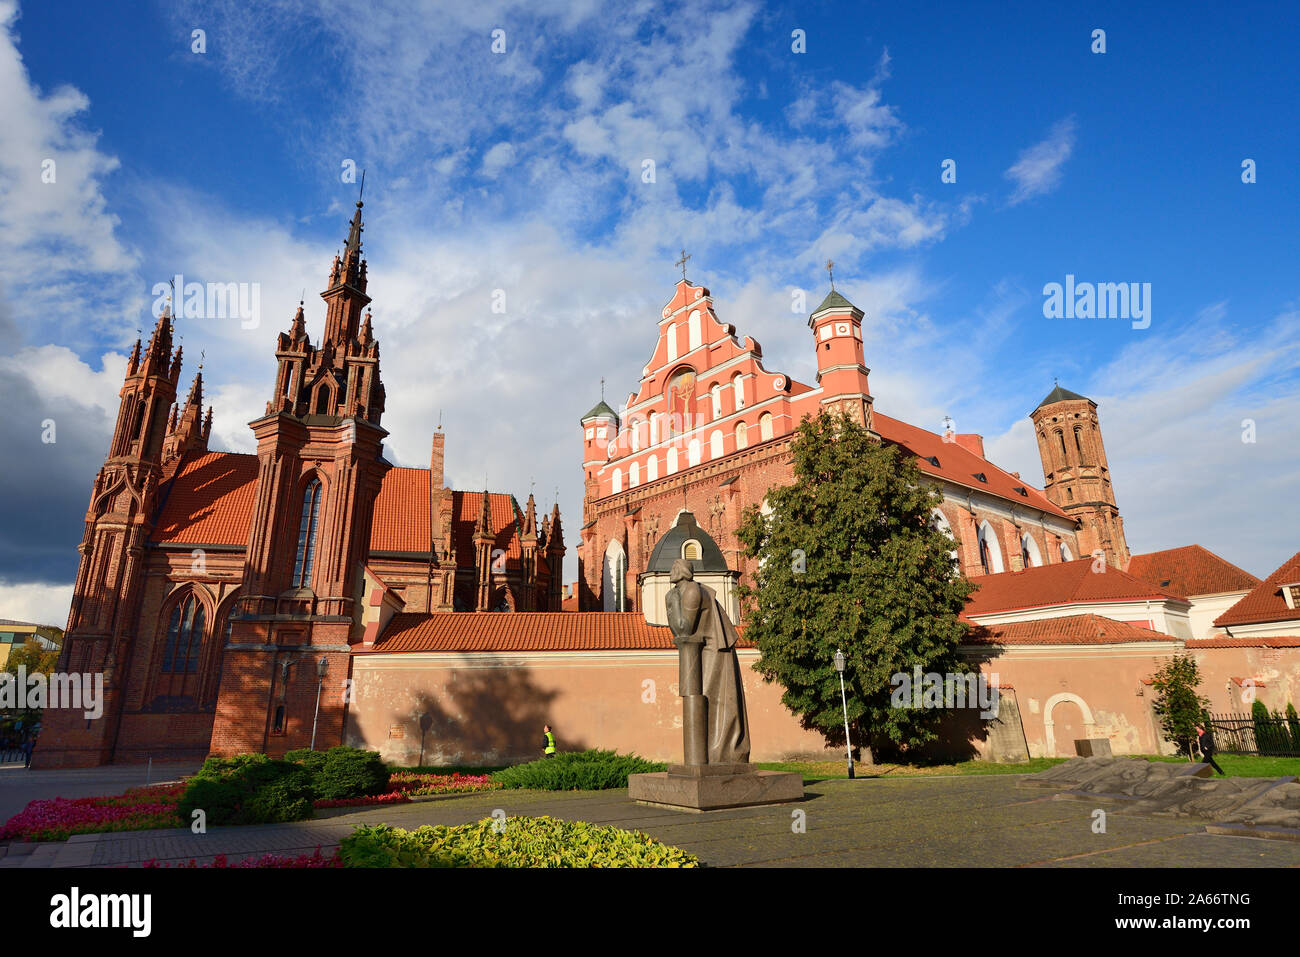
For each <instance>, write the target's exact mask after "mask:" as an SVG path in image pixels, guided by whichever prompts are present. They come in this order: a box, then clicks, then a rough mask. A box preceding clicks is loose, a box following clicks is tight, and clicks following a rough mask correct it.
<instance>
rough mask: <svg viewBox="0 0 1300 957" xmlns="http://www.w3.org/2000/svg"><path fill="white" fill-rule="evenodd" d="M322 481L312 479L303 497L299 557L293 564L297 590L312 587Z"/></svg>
mask: <svg viewBox="0 0 1300 957" xmlns="http://www.w3.org/2000/svg"><path fill="white" fill-rule="evenodd" d="M320 498H321V488H320V479H312V480H311V482H310V483H309V484H308V486H307V488H306V490H304V492H303V496H302V520H301V521H300V522H299V523H298V556H297V558H295V559H294V563H293V584H294V587H295V588H308V587H310V586H311V571H312V565H313V564H314V563H315V559H316V531H317V525H318V524H319V519H320Z"/></svg>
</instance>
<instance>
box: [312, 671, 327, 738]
mask: <svg viewBox="0 0 1300 957" xmlns="http://www.w3.org/2000/svg"><path fill="white" fill-rule="evenodd" d="M329 666H330V663H329V659H328V658H326V657H325V656H324V655H322V656H321V659H320V661H318V662H316V713H315V714H314V715H312V717H311V749H312V750H313V751H315V750H316V722H317V721H318V720H319V719H320V689H321V688H322V687H323V686H324V685H325V672H326V671H328V670H329Z"/></svg>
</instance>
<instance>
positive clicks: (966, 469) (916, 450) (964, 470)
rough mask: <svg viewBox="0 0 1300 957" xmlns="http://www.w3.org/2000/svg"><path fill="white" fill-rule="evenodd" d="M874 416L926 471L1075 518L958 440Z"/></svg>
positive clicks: (884, 436)
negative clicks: (982, 480) (936, 463)
mask: <svg viewBox="0 0 1300 957" xmlns="http://www.w3.org/2000/svg"><path fill="white" fill-rule="evenodd" d="M872 418H873V419H874V421H875V425H876V431H877V432H879V433H880V437H881V438H882V439H884V440H885V441H887V442H893V443H895V444H897V445H900V446H902V447H903V448H905V449H906V450H907V451H909V452H911V453H912V454H913V455H915V456H916V457H917V463H916V464H917V465H919V466H920V467H921V471H922V472H924V473H925V474H927V475H933V476H936V477H938V478H944V479H948V480H949V481H951V482H956V483H957V484H959V485H965V486H969V487H970V488H973V489H977V490H979V491H981V492H988V493H989V494H991V495H996V496H998V497H1000V498H1004V499H1006V500H1007V501H1009V502H1015V503H1017V504H1020V505H1025V506H1028V507H1030V508H1035V509H1038V510H1039V511H1043V512H1050V513H1051V514H1052V515H1055V516H1057V517H1059V518H1064V519H1066V520H1067V521H1069V522H1073V521H1074V519H1072V518H1070V516H1069V515H1067V514H1066V513H1065V512H1063V511H1062V510H1061V509H1059V508H1057V507H1056V506H1055V505H1053V504H1052V503H1051V501H1050V500H1049V499H1048V498H1047V496H1046V495H1044V494H1043V493H1042V492H1041V491H1039V490H1038V489H1036V488H1034V487H1033V486H1031V485H1030V484H1029V483H1028V482H1025V481H1022V480H1021V479H1018V478H1016V477H1015V476H1014V475H1012V474H1011V473H1010V472H1004V471H1003V470H1002V469H1000V468H998V467H997V466H996V465H994V464H993V463H992V462H990V461H989V460H988V459H983V458H980V457H979V456H978V455H976V454H975V453H974V452H972V451H970V450H969V449H966V448H963V447H962V446H960V445H958V444H957V443H956V442H945V441H944V440H943V436H941V435H939V434H938V433H935V432H927V431H926V430H925V429H920V428H917V427H916V426H914V425H908V424H907V423H906V422H902V421H900V420H898V419H892V418H890V417H889V416H887V415H882V414H881V413H879V412H876V413H874V414H873V416H872ZM930 456H934V457H935V458H937V459H938V460H939V464H938V466H935V465H933V464H932V463H931V462H930V461H929V457H930ZM977 474H983V476H984V477H985V478H986V479H987V480H988V481H986V482H981V481H980V480H979V479H978V478H976V477H975V476H976V475H977ZM1018 488H1023V489H1024V490H1025V494H1024V495H1021V494H1020V493H1019V492H1017V491H1016V489H1018Z"/></svg>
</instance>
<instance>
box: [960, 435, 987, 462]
mask: <svg viewBox="0 0 1300 957" xmlns="http://www.w3.org/2000/svg"><path fill="white" fill-rule="evenodd" d="M953 438H954V439H956V440H957V444H958V445H960V446H961V447H962V448H963V449H965V450H966V451H967V452H974V453H975V454H976V455H978V456H979V457H980V458H984V436H982V435H976V434H975V433H974V432H968V433H966V434H965V435H963V434H961V433H958V434H957V435H955V436H953Z"/></svg>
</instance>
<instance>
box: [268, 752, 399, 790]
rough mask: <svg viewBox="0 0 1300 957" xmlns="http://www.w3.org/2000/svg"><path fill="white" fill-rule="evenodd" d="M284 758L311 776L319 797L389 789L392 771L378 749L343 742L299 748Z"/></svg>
mask: <svg viewBox="0 0 1300 957" xmlns="http://www.w3.org/2000/svg"><path fill="white" fill-rule="evenodd" d="M284 757H285V760H286V761H292V762H294V763H295V764H299V765H301V766H302V767H303V768H304V769H305V770H306V771H307V772H308V773H309V774H310V775H311V785H312V792H313V794H315V796H316V798H317V799H318V800H322V801H341V800H346V799H347V798H359V797H370V796H372V795H375V794H383V793H384V792H385V791H387V790H388V776H389V774H391V772H390V771H389V768H388V765H387V764H385V763H384V761H383V759H382V758H381V757H380V756H379V752H377V751H366V750H364V749H362V748H347V747H343V746H342V745H340V746H339V747H336V748H330V749H329V750H328V751H312V750H311V749H310V748H299V749H298V750H296V751H290V752H288V753H287V754H286V755H285V756H284Z"/></svg>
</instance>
